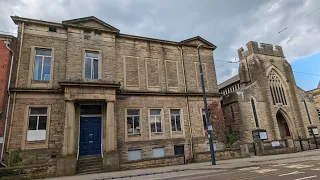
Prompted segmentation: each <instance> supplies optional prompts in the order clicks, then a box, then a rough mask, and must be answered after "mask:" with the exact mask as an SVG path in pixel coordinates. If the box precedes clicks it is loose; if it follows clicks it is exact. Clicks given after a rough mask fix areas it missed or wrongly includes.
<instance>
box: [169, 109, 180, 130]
mask: <svg viewBox="0 0 320 180" xmlns="http://www.w3.org/2000/svg"><path fill="white" fill-rule="evenodd" d="M170 115H171V129H172V131H181V121H180V109H170Z"/></svg>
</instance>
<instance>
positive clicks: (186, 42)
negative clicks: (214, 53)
mask: <svg viewBox="0 0 320 180" xmlns="http://www.w3.org/2000/svg"><path fill="white" fill-rule="evenodd" d="M196 40H198V41H202V42H203V43H204V45H206V46H208V47H209V48H212V49H213V50H215V49H216V48H217V46H216V45H214V44H212V43H211V42H209V41H207V40H205V39H204V38H202V37H200V36H195V37H193V38H189V39H186V40H183V41H180V44H189V43H190V42H193V41H196Z"/></svg>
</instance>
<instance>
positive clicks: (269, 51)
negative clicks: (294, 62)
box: [238, 41, 284, 60]
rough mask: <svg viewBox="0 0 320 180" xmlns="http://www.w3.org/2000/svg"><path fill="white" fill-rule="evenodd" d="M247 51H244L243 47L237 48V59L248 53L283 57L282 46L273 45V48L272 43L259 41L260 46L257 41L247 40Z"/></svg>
mask: <svg viewBox="0 0 320 180" xmlns="http://www.w3.org/2000/svg"><path fill="white" fill-rule="evenodd" d="M247 49H248V50H247V51H244V49H243V47H241V48H239V49H238V56H239V60H241V59H243V58H246V57H248V56H249V55H250V54H254V53H256V54H263V55H268V56H277V57H284V55H283V51H282V47H281V46H275V49H274V48H273V45H272V44H266V43H260V47H259V45H258V43H257V42H255V41H249V42H248V43H247Z"/></svg>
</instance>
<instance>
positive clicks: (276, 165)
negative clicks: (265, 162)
mask: <svg viewBox="0 0 320 180" xmlns="http://www.w3.org/2000/svg"><path fill="white" fill-rule="evenodd" d="M285 165H288V164H275V165H272V166H273V167H278V166H285Z"/></svg>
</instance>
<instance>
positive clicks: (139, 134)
mask: <svg viewBox="0 0 320 180" xmlns="http://www.w3.org/2000/svg"><path fill="white" fill-rule="evenodd" d="M134 136H141V133H135V134H128V137H134Z"/></svg>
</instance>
